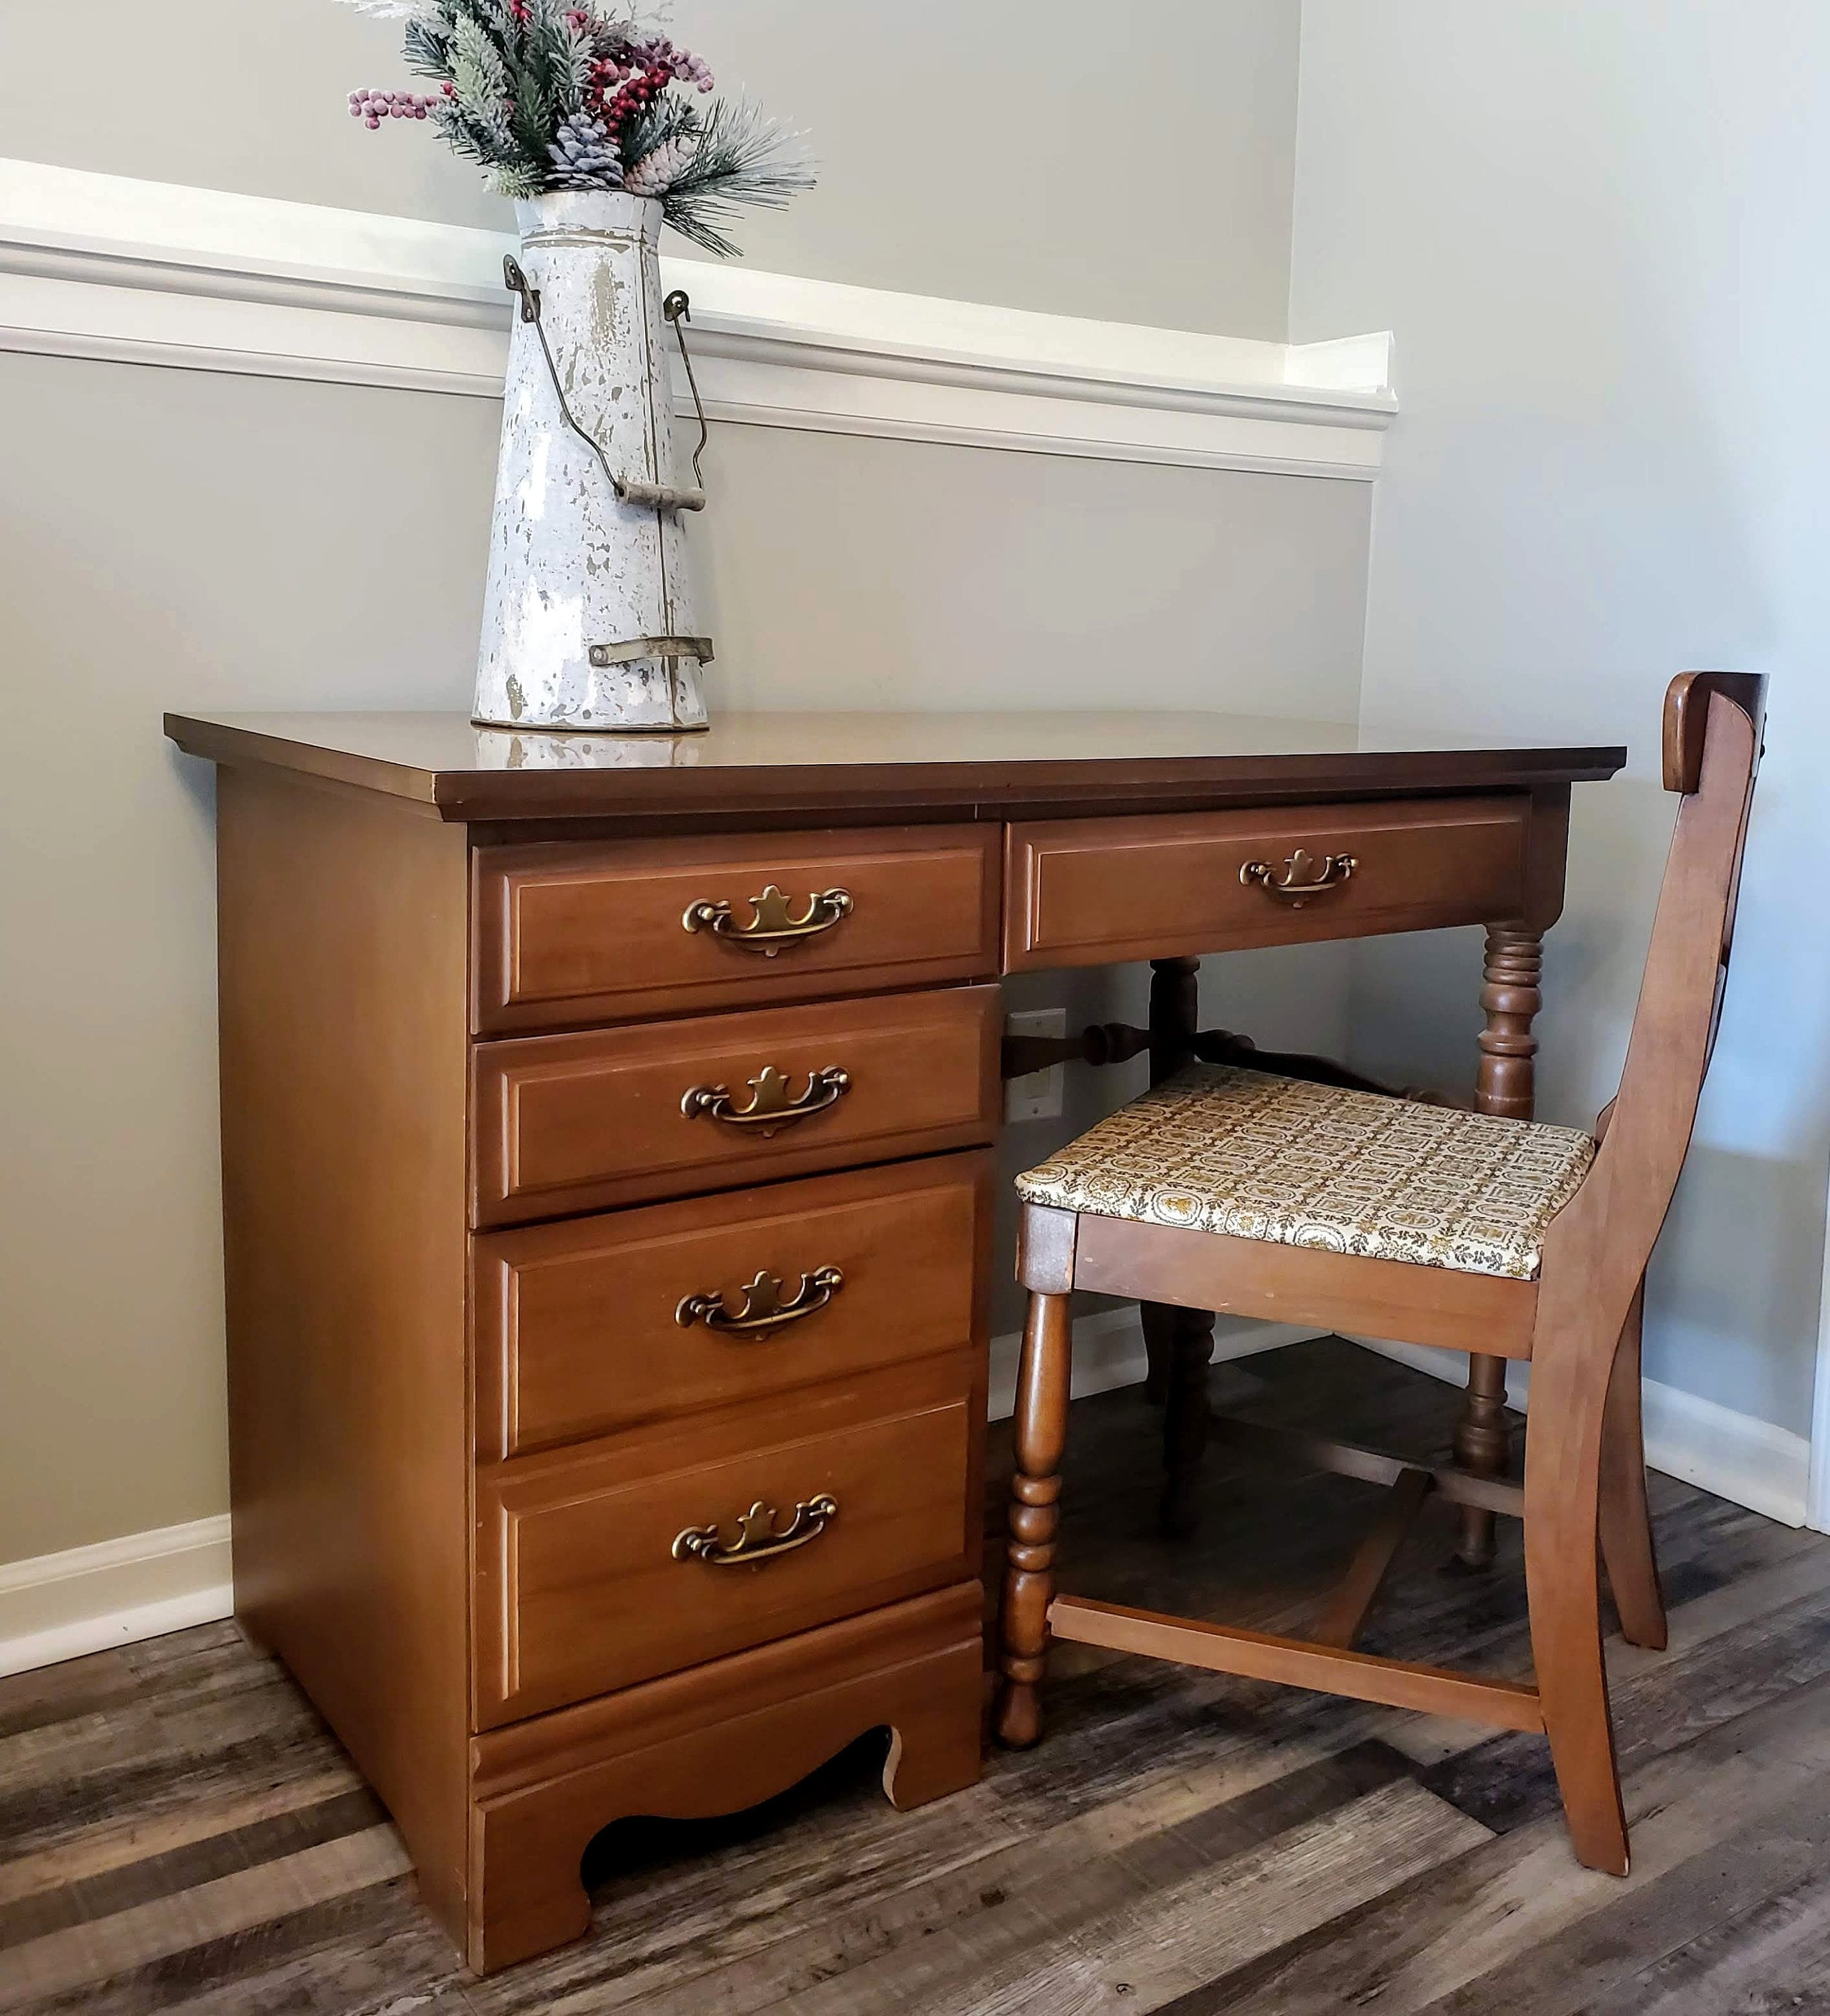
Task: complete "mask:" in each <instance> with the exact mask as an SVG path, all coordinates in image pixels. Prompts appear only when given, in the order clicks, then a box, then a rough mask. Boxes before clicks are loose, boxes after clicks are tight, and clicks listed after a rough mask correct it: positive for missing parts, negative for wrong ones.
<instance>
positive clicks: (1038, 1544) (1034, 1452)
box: [996, 1294, 1074, 1750]
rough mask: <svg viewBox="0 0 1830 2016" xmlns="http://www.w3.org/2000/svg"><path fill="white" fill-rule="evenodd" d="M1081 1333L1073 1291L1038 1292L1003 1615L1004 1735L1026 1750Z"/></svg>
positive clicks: (1038, 1722)
mask: <svg viewBox="0 0 1830 2016" xmlns="http://www.w3.org/2000/svg"><path fill="white" fill-rule="evenodd" d="M1073 1334H1074V1332H1073V1323H1072V1318H1071V1316H1070V1315H1069V1303H1068V1297H1067V1296H1065V1295H1043V1294H1032V1295H1031V1297H1030V1298H1029V1317H1028V1322H1027V1323H1025V1326H1024V1330H1023V1358H1022V1363H1021V1368H1020V1369H1019V1370H1018V1374H1017V1412H1016V1418H1015V1420H1014V1424H1013V1426H1014V1430H1015V1439H1016V1445H1017V1467H1016V1472H1015V1474H1014V1476H1013V1477H1012V1478H1011V1480H1010V1547H1009V1551H1008V1553H1007V1555H1006V1557H1005V1567H1004V1592H1003V1604H1002V1607H1001V1610H1000V1618H999V1633H1000V1640H1001V1657H1000V1662H999V1663H1000V1669H1001V1670H1002V1672H1003V1689H1002V1691H1001V1693H1000V1697H999V1700H998V1708H997V1722H996V1728H997V1735H998V1740H999V1741H1000V1742H1001V1743H1005V1744H1009V1745H1010V1747H1011V1748H1013V1749H1018V1750H1021V1749H1024V1748H1027V1747H1028V1745H1029V1744H1032V1743H1033V1742H1035V1741H1036V1738H1037V1737H1039V1735H1040V1734H1041V1733H1042V1712H1041V1705H1040V1701H1039V1697H1038V1694H1037V1689H1038V1688H1039V1687H1040V1685H1041V1683H1042V1678H1043V1672H1044V1671H1045V1670H1046V1666H1047V1661H1048V1607H1049V1604H1050V1600H1051V1599H1052V1598H1053V1597H1054V1590H1055V1576H1054V1564H1055V1532H1056V1529H1057V1526H1058V1525H1059V1524H1060V1518H1061V1515H1060V1511H1059V1509H1058V1508H1059V1505H1060V1501H1061V1451H1062V1449H1063V1448H1064V1446H1065V1445H1066V1442H1067V1439H1068V1383H1069V1380H1070V1377H1071V1376H1072V1344H1073Z"/></svg>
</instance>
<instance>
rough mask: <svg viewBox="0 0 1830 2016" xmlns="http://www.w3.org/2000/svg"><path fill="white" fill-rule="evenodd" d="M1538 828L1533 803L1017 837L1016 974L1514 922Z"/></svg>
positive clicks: (1049, 829) (1445, 802) (1454, 802)
mask: <svg viewBox="0 0 1830 2016" xmlns="http://www.w3.org/2000/svg"><path fill="white" fill-rule="evenodd" d="M1530 822H1531V801H1530V799H1529V797H1525V796H1523V795H1522V794H1519V795H1514V796H1507V797H1480V798H1436V799H1428V800H1424V801H1407V802H1403V803H1400V804H1395V805H1295V806H1290V807H1288V808H1283V809H1281V810H1278V811H1274V812H1191V813H1175V814H1157V815H1152V816H1150V817H1147V818H1141V819H1057V820H1050V821H1047V822H1045V823H1028V824H1020V825H1014V826H1011V827H1010V829H1009V832H1008V838H1007V886H1008V888H1009V891H1010V898H1009V902H1008V903H1007V906H1006V914H1005V918H1004V967H1005V970H1007V972H1013V973H1015V972H1021V971H1023V970H1025V969H1028V968H1032V967H1059V966H1096V965H1104V964H1106V963H1111V962H1114V961H1118V960H1123V959H1156V958H1163V957H1166V956H1170V955H1184V956H1185V955H1187V954H1190V953H1197V952H1230V951H1234V950H1235V949H1239V948H1241V947H1245V946H1249V945H1292V944H1297V943H1300V942H1305V941H1311V940H1314V939H1318V938H1370V937H1373V936H1375V935H1377V934H1380V933H1382V932H1386V931H1425V930H1428V929H1430V928H1432V927H1436V926H1438V925H1443V924H1475V923H1498V922H1503V921H1504V920H1506V919H1508V918H1511V917H1515V916H1519V915H1520V914H1522V912H1523V911H1524V909H1525V906H1526V851H1527V850H1526V834H1527V831H1528V830H1529V826H1530ZM1299 851H1301V852H1302V854H1303V855H1306V856H1307V857H1308V859H1307V861H1306V862H1304V861H1301V860H1299V859H1297V856H1298V854H1299ZM1330 856H1333V857H1335V869H1334V872H1333V878H1332V879H1331V880H1329V881H1328V883H1327V885H1326V886H1324V887H1319V888H1317V887H1310V888H1308V889H1304V888H1303V887H1301V886H1300V885H1302V884H1306V883H1311V882H1313V881H1314V880H1317V879H1318V878H1319V877H1321V876H1322V875H1323V873H1324V867H1325V864H1327V862H1328V859H1329V857H1330ZM1344 856H1345V857H1347V858H1348V859H1350V860H1351V862H1352V866H1351V868H1345V867H1344V866H1343V865H1342V857H1344ZM1343 876H1344V877H1345V879H1340V878H1342V877H1343ZM1287 882H1288V883H1291V884H1295V885H1297V886H1295V887H1288V888H1286V887H1284V886H1282V885H1284V884H1285V883H1287ZM1267 884H1269V885H1271V886H1267Z"/></svg>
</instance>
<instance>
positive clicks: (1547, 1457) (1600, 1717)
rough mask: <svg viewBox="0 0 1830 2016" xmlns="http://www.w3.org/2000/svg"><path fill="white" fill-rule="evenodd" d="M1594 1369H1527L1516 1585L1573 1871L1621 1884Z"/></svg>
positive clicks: (1544, 1365)
mask: <svg viewBox="0 0 1830 2016" xmlns="http://www.w3.org/2000/svg"><path fill="white" fill-rule="evenodd" d="M1571 1355H1572V1357H1573V1356H1576V1355H1578V1354H1574V1353H1572V1354H1571ZM1595 1355H1599V1354H1595ZM1591 1363H1592V1359H1591ZM1601 1364H1602V1367H1603V1370H1601V1373H1600V1374H1599V1376H1596V1375H1594V1373H1592V1372H1591V1373H1590V1375H1589V1376H1588V1377H1586V1378H1585V1377H1580V1376H1579V1375H1577V1374H1576V1373H1575V1370H1574V1368H1573V1367H1572V1366H1570V1365H1569V1364H1568V1363H1565V1364H1563V1365H1559V1366H1556V1367H1555V1368H1554V1370H1553V1366H1552V1365H1551V1363H1549V1362H1548V1361H1547V1360H1545V1359H1539V1360H1537V1361H1536V1363H1534V1365H1533V1377H1532V1423H1533V1425H1532V1427H1530V1429H1529V1431H1528V1432H1527V1435H1526V1452H1525V1579H1526V1595H1527V1598H1528V1600H1529V1606H1530V1611H1531V1644H1532V1658H1533V1664H1534V1665H1536V1669H1537V1684H1538V1696H1539V1700H1540V1704H1541V1705H1542V1708H1543V1711H1544V1733H1545V1735H1546V1736H1547V1737H1548V1738H1549V1739H1550V1744H1551V1762H1552V1763H1553V1764H1554V1766H1556V1771H1557V1788H1558V1791H1559V1792H1560V1793H1561V1794H1562V1798H1563V1811H1564V1815H1565V1819H1566V1820H1567V1821H1568V1823H1569V1838H1570V1841H1571V1843H1572V1845H1573V1846H1574V1848H1575V1850H1576V1859H1577V1860H1578V1861H1579V1862H1580V1863H1583V1864H1584V1865H1585V1866H1586V1867H1588V1868H1590V1869H1600V1870H1606V1871H1607V1872H1608V1874H1612V1875H1615V1876H1624V1875H1625V1874H1626V1864H1627V1849H1626V1810H1625V1809H1624V1808H1623V1805H1622V1804H1621V1801H1620V1778H1619V1771H1618V1769H1617V1768H1616V1763H1615V1757H1614V1725H1613V1721H1612V1716H1611V1715H1610V1713H1609V1711H1608V1669H1607V1667H1606V1665H1605V1662H1604V1661H1603V1658H1602V1654H1601V1561H1600V1555H1599V1550H1598V1538H1599V1534H1598V1520H1599V1504H1598V1499H1599V1491H1600V1471H1601V1417H1602V1413H1603V1410H1604V1408H1605V1400H1606V1385H1605V1377H1606V1372H1605V1366H1606V1360H1605V1358H1602V1359H1601Z"/></svg>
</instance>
